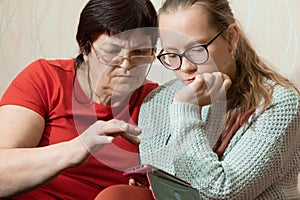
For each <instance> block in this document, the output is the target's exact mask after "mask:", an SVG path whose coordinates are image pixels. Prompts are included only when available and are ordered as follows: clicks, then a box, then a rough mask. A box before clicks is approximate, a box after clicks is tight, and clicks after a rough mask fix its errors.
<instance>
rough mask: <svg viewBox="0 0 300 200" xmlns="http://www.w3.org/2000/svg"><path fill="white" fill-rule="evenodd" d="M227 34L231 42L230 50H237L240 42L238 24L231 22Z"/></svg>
mask: <svg viewBox="0 0 300 200" xmlns="http://www.w3.org/2000/svg"><path fill="white" fill-rule="evenodd" d="M227 36H228V42H229V51H230V52H234V53H235V51H236V48H237V45H238V42H239V27H238V26H237V25H236V24H230V25H229V26H228V28H227Z"/></svg>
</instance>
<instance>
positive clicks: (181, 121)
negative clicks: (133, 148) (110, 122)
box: [139, 80, 300, 200]
mask: <svg viewBox="0 0 300 200" xmlns="http://www.w3.org/2000/svg"><path fill="white" fill-rule="evenodd" d="M181 87H182V84H181V83H179V82H178V81H175V80H172V81H169V82H168V83H166V84H165V85H163V86H161V87H160V88H157V89H156V90H154V91H153V92H152V93H151V94H150V95H149V96H148V97H147V98H146V100H145V103H144V104H143V105H142V108H141V111H140V114H139V126H140V127H141V128H142V130H143V132H142V134H141V136H140V139H141V144H140V153H141V162H142V163H144V164H152V165H154V166H157V167H160V168H162V169H164V170H166V171H168V172H170V173H172V174H176V176H179V177H181V178H183V179H185V180H187V181H189V182H190V183H191V184H192V185H193V186H194V187H195V188H197V189H198V190H199V192H200V196H201V197H202V199H230V200H233V199H239V200H246V199H268V200H280V199H284V200H286V199H300V195H299V192H298V190H297V175H298V173H299V169H300V97H299V95H298V93H297V92H296V91H295V90H294V89H292V88H289V89H287V88H284V87H281V86H276V87H275V89H274V94H273V95H272V103H271V104H270V105H269V106H268V107H267V109H266V111H265V112H263V113H262V114H261V115H260V111H261V110H260V109H257V110H256V111H255V113H254V114H253V115H252V116H251V117H250V118H249V120H248V123H247V124H246V125H244V126H242V127H241V128H240V129H239V130H238V131H237V133H236V134H235V135H234V137H233V138H232V140H231V141H230V143H229V145H228V147H227V149H226V151H225V153H224V155H223V157H222V158H221V159H219V158H218V156H217V155H216V154H215V153H214V152H213V151H212V146H213V145H214V144H215V142H216V138H217V137H218V134H217V133H218V132H220V126H219V124H222V123H221V122H222V120H223V116H224V115H223V114H222V113H224V106H223V104H222V103H216V104H214V105H211V106H206V107H203V108H200V107H199V106H196V105H193V104H188V103H175V104H172V99H173V95H174V92H175V91H177V90H178V89H179V88H181Z"/></svg>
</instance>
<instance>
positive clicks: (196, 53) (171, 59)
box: [157, 30, 223, 70]
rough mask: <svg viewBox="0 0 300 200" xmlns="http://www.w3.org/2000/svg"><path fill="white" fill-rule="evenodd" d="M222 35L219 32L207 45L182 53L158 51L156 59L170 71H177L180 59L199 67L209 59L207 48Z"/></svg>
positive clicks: (180, 62) (197, 46)
mask: <svg viewBox="0 0 300 200" xmlns="http://www.w3.org/2000/svg"><path fill="white" fill-rule="evenodd" d="M221 33H223V30H222V31H219V32H218V33H217V34H216V35H215V36H214V37H213V38H211V39H210V40H209V41H208V42H207V43H205V44H200V45H196V46H193V47H191V48H188V49H186V50H185V51H184V52H183V53H181V54H178V53H163V51H164V49H162V50H161V51H160V53H159V54H158V55H157V59H158V60H159V61H160V62H161V64H163V66H164V67H166V68H167V69H170V70H176V69H179V68H180V67H181V65H182V58H183V57H184V58H186V59H187V60H188V61H189V62H191V63H193V64H196V65H200V64H203V63H205V62H206V61H207V60H208V58H209V53H208V49H207V47H208V46H209V45H210V44H211V43H213V41H215V40H216V39H217V38H218V37H219V35H221Z"/></svg>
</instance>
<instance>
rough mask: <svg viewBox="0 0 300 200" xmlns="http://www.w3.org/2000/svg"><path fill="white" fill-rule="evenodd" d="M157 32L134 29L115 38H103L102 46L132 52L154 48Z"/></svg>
mask: <svg viewBox="0 0 300 200" xmlns="http://www.w3.org/2000/svg"><path fill="white" fill-rule="evenodd" d="M156 32H157V30H156ZM156 32H155V30H152V29H134V30H129V31H126V32H122V33H119V34H116V35H113V36H108V35H105V36H103V37H102V40H101V46H103V47H118V48H124V49H131V50H132V49H140V48H154V47H155V42H153V41H155V37H156V36H155V33H156Z"/></svg>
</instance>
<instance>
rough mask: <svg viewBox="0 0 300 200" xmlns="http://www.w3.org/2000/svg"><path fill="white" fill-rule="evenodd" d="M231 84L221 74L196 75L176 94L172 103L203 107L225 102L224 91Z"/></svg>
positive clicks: (224, 75) (227, 77)
mask: <svg viewBox="0 0 300 200" xmlns="http://www.w3.org/2000/svg"><path fill="white" fill-rule="evenodd" d="M231 83H232V82H231V80H230V78H229V76H227V75H226V74H223V73H221V72H213V73H204V74H201V75H200V74H198V75H196V77H195V80H194V81H193V82H192V83H190V84H189V85H187V86H185V87H184V88H182V89H181V90H179V91H178V92H176V94H175V95H174V98H173V102H186V103H192V104H198V105H199V106H205V105H209V104H211V103H213V102H218V101H222V100H226V91H227V90H228V89H229V88H230V86H231Z"/></svg>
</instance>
